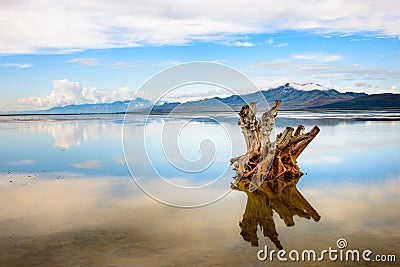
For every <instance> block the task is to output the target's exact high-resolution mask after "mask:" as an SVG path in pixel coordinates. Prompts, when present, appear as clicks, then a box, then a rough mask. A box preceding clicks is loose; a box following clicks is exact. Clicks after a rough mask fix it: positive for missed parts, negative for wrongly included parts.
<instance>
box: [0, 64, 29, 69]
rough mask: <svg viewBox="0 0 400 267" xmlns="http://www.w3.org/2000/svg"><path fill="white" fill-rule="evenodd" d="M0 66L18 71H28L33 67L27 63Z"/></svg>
mask: <svg viewBox="0 0 400 267" xmlns="http://www.w3.org/2000/svg"><path fill="white" fill-rule="evenodd" d="M0 66H3V67H11V68H18V69H28V68H31V67H32V66H33V65H32V64H29V63H3V64H0Z"/></svg>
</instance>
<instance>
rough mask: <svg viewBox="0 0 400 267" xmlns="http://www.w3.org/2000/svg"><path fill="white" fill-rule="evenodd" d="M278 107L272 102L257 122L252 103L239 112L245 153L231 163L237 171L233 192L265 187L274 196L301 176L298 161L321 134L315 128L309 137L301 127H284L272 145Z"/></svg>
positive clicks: (252, 190)
mask: <svg viewBox="0 0 400 267" xmlns="http://www.w3.org/2000/svg"><path fill="white" fill-rule="evenodd" d="M280 103H281V101H280V100H277V101H275V103H274V105H273V106H272V108H271V109H270V110H269V111H266V112H265V113H264V114H263V115H262V119H261V121H260V122H258V120H257V118H256V103H255V102H252V103H250V105H245V106H243V107H242V109H241V111H240V112H239V117H240V118H239V125H240V126H241V128H242V132H243V135H244V138H245V141H246V146H247V152H246V153H245V154H244V155H242V156H239V157H235V158H232V159H231V160H230V162H231V164H233V165H234V170H235V171H236V176H235V177H234V178H235V180H236V181H235V183H232V186H231V187H232V189H237V190H241V191H249V192H254V191H256V190H263V187H265V186H268V187H269V189H270V190H272V191H273V192H275V193H279V192H281V191H282V190H284V188H285V187H286V186H289V185H295V184H297V182H298V180H299V179H300V177H301V176H302V175H303V173H302V172H301V171H300V169H299V167H298V165H297V158H298V156H299V155H300V154H301V152H303V150H304V149H305V148H306V147H307V145H308V144H309V143H310V142H311V141H312V140H313V139H314V138H315V136H316V135H317V134H318V133H319V131H320V130H319V128H318V127H317V126H314V127H313V128H312V129H311V130H310V131H309V132H308V133H303V132H304V126H302V125H299V126H298V127H297V129H296V131H295V130H294V129H293V128H291V127H286V129H285V130H284V131H283V132H282V133H280V134H278V135H277V137H276V140H275V141H272V142H271V140H270V135H271V132H272V129H273V127H274V121H275V117H276V115H277V110H278V107H279V105H280Z"/></svg>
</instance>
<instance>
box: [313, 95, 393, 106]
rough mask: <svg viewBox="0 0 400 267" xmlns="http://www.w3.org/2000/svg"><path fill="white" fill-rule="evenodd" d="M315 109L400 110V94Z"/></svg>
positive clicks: (359, 98) (349, 101)
mask: <svg viewBox="0 0 400 267" xmlns="http://www.w3.org/2000/svg"><path fill="white" fill-rule="evenodd" d="M312 108H313V109H395V108H396V109H398V108H400V95H399V94H389V93H386V94H373V95H367V96H362V97H357V98H353V99H349V100H345V101H340V102H335V103H331V104H326V105H319V106H315V107H312Z"/></svg>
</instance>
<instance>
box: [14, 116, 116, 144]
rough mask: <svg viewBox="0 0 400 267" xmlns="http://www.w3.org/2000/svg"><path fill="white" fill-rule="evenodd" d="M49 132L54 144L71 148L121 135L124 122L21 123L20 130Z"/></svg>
mask: <svg viewBox="0 0 400 267" xmlns="http://www.w3.org/2000/svg"><path fill="white" fill-rule="evenodd" d="M26 129H29V130H30V131H34V132H40V133H49V134H51V136H52V137H53V139H54V146H55V147H61V148H70V147H71V146H79V145H81V144H82V143H83V142H86V141H89V140H97V139H98V138H99V137H100V136H103V135H107V136H121V132H122V124H118V123H114V122H110V121H90V122H88V121H36V122H34V123H32V124H30V125H29V127H26V125H24V124H20V126H19V128H18V130H26Z"/></svg>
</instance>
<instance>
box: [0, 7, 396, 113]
mask: <svg viewBox="0 0 400 267" xmlns="http://www.w3.org/2000/svg"><path fill="white" fill-rule="evenodd" d="M347 2H348V1H347ZM347 2H346V1H341V0H330V1H313V0H305V1H285V3H282V1H275V0H263V1H258V0H252V1H231V2H230V4H229V5H227V4H226V1H208V0H206V1H173V2H170V3H168V2H166V1H158V0H152V1H146V3H143V2H142V1H125V0H115V1H112V2H111V3H110V1H84V3H70V2H69V1H31V2H29V1H1V2H0V7H1V8H0V37H1V38H0V81H1V83H0V88H1V93H2V94H1V95H2V97H1V99H0V111H10V110H33V109H45V108H50V107H53V106H58V105H67V104H80V103H100V102H112V101H115V100H124V99H129V98H132V97H134V96H135V91H136V90H137V89H138V88H139V87H140V85H141V84H142V83H143V82H145V81H146V80H147V79H148V78H150V77H151V76H152V75H154V74H156V73H157V72H159V71H161V70H163V69H165V68H166V67H169V66H173V65H175V64H178V63H184V62H191V61H215V62H219V63H223V64H227V65H229V66H231V67H234V68H236V69H238V70H239V71H241V72H243V73H244V74H246V75H247V76H248V77H249V78H250V79H252V80H253V81H254V82H255V83H256V84H257V86H258V87H259V88H260V89H267V88H270V87H274V86H278V85H281V84H284V83H286V82H292V83H308V82H313V83H319V84H322V85H324V86H325V87H332V88H335V89H337V90H339V91H357V92H359V91H363V92H367V93H382V92H394V93H399V92H400V15H398V10H399V9H400V3H399V2H398V1H389V0H388V1H386V0H382V1H379V2H376V1H372V0H371V1H369V0H366V1H364V0H363V1H361V0H358V1H352V3H347ZM145 94H147V95H144V96H145V97H146V96H147V97H149V98H151V92H145ZM202 95H204V94H202ZM210 96H211V95H210ZM177 97H179V96H177ZM186 97H187V94H186ZM193 97H196V92H193ZM178 100H179V99H178Z"/></svg>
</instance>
